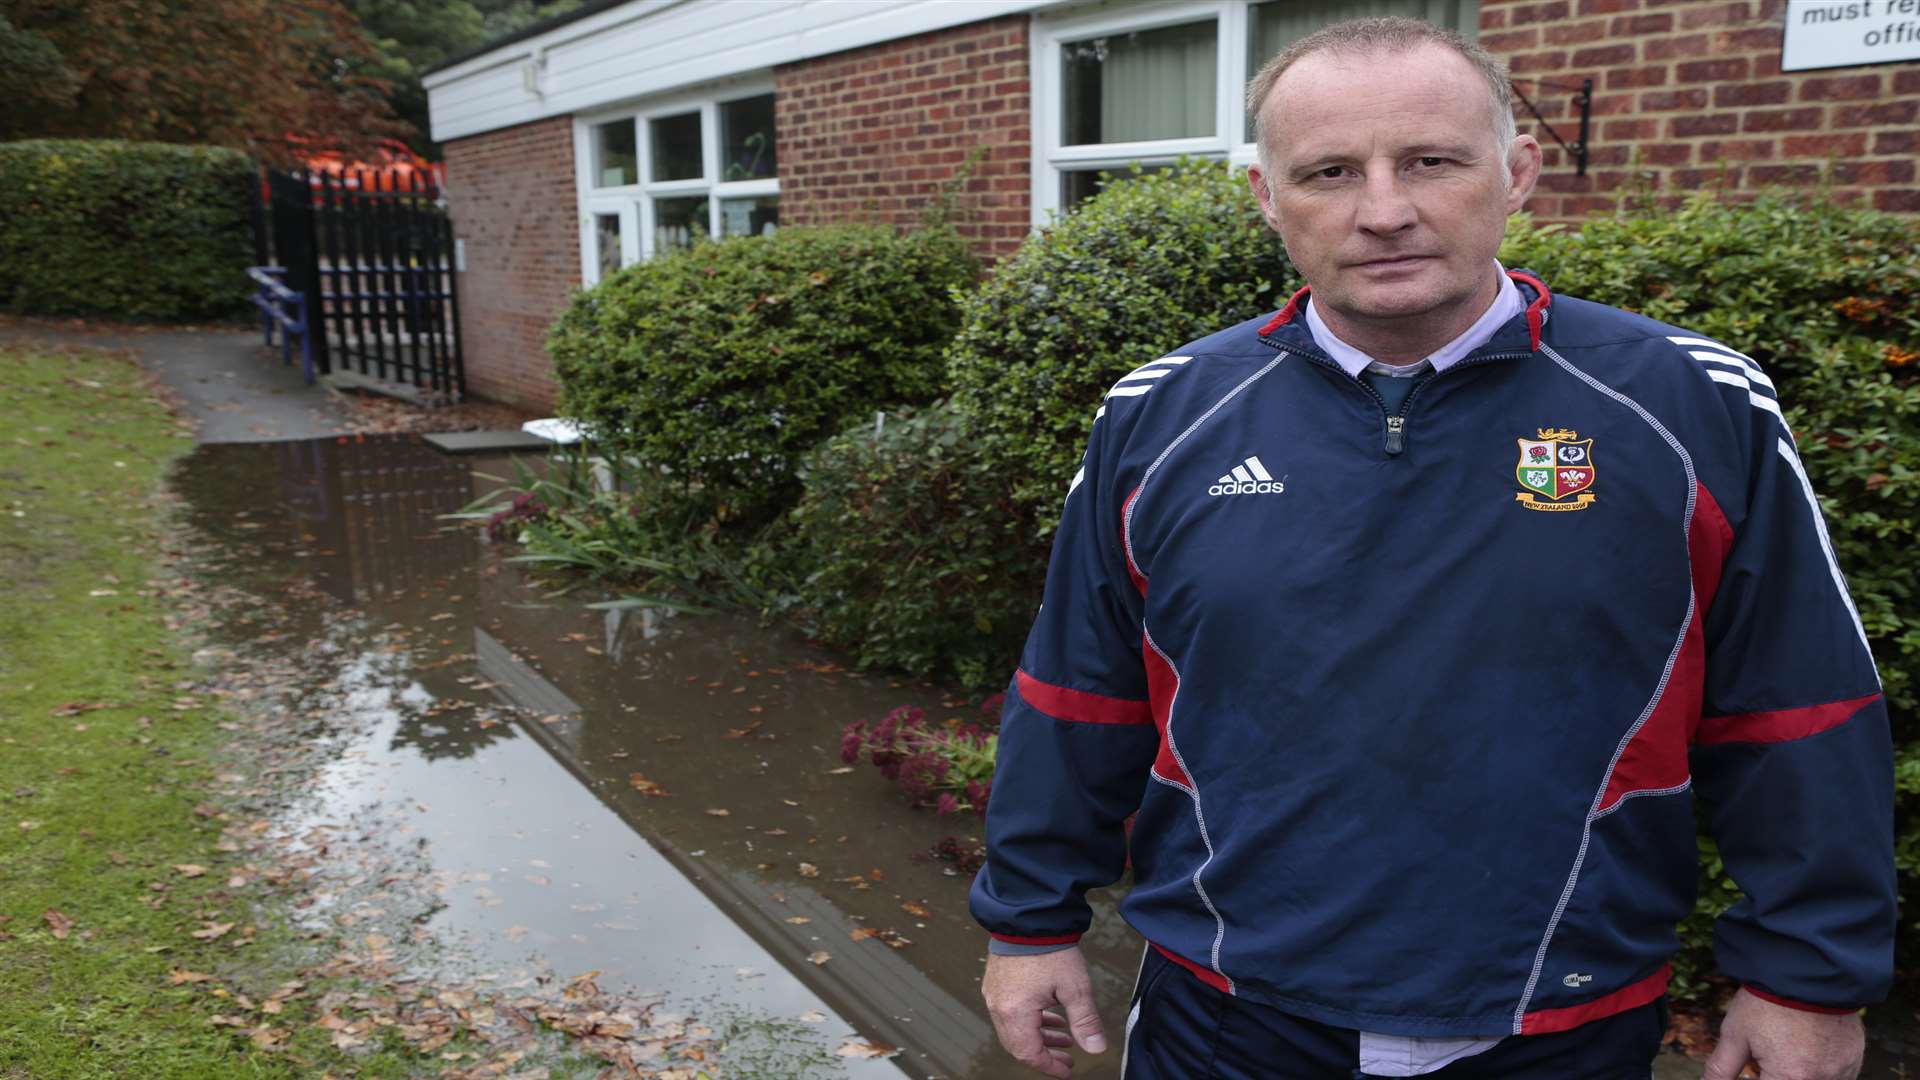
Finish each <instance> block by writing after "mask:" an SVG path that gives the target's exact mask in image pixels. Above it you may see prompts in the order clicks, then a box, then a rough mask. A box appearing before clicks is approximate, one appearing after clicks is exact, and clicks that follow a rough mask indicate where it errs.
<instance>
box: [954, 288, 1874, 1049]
mask: <svg viewBox="0 0 1920 1080" xmlns="http://www.w3.org/2000/svg"><path fill="white" fill-rule="evenodd" d="M1515 277H1516V279H1517V280H1518V281H1519V282H1520V283H1521V287H1522V291H1523V293H1524V294H1526V296H1527V298H1528V299H1529V301H1530V302H1531V303H1530V306H1529V308H1528V309H1527V311H1526V313H1525V315H1524V316H1523V317H1520V318H1516V319H1515V320H1513V321H1512V322H1511V323H1509V324H1508V325H1507V326H1505V327H1503V328H1502V329H1501V330H1500V331H1499V332H1498V333H1496V334H1495V336H1494V338H1493V339H1492V340H1491V341H1490V342H1489V343H1488V344H1487V345H1486V346H1485V347H1483V348H1482V349H1480V350H1479V351H1477V352H1475V353H1474V354H1472V355H1471V356H1469V357H1468V358H1466V359H1465V360H1462V361H1461V362H1459V363H1458V364H1457V365H1455V366H1453V367H1451V368H1449V369H1447V370H1446V371H1444V372H1441V373H1439V374H1437V375H1434V376H1432V377H1431V378H1429V379H1428V380H1427V381H1426V382H1424V383H1423V384H1421V385H1420V386H1419V387H1418V388H1417V389H1416V390H1415V391H1414V392H1413V394H1412V395H1411V396H1410V397H1409V398H1408V399H1407V401H1406V402H1405V403H1404V404H1403V405H1402V406H1400V408H1399V409H1398V410H1397V411H1394V412H1389V411H1388V410H1387V409H1386V408H1385V406H1384V404H1383V402H1382V401H1381V399H1380V398H1379V397H1378V396H1377V395H1375V394H1374V393H1373V391H1372V390H1370V389H1369V388H1368V387H1367V386H1366V385H1365V384H1364V383H1362V382H1360V381H1357V380H1355V379H1353V378H1352V377H1350V376H1348V375H1346V374H1345V373H1344V372H1343V371H1341V370H1340V369H1339V368H1338V367H1337V366H1336V365H1335V364H1334V363H1333V362H1332V361H1331V360H1330V359H1329V358H1328V357H1326V356H1325V355H1324V354H1323V353H1321V352H1320V351H1319V350H1318V349H1317V348H1316V347H1315V346H1314V344H1313V341H1312V338H1311V336H1310V335H1309V333H1308V331H1307V329H1306V327H1305V325H1304V320H1303V319H1298V318H1295V315H1296V314H1297V313H1298V311H1299V308H1300V304H1301V302H1302V298H1301V297H1299V296H1296V297H1295V298H1294V301H1293V302H1292V303H1289V304H1288V305H1287V307H1286V308H1285V309H1284V310H1282V311H1281V312H1280V313H1279V314H1278V315H1276V316H1274V317H1272V318H1271V319H1262V320H1257V321H1254V322H1249V323H1246V324H1243V325H1240V326H1236V327H1233V328H1231V329H1228V330H1225V331H1222V332H1220V333H1218V334H1215V335H1213V336H1211V337H1207V338H1204V339H1202V340H1200V341H1196V342H1193V343H1191V344H1189V345H1187V346H1184V347H1182V348H1181V349H1179V350H1178V351H1177V352H1176V353H1174V354H1173V355H1169V356H1166V357H1163V358H1161V359H1159V360H1155V361H1153V362H1151V363H1148V364H1146V365H1144V366H1143V367H1141V368H1139V369H1138V370H1136V371H1134V372H1133V373H1132V374H1130V375H1128V376H1126V377H1125V378H1123V379H1121V380H1120V381H1119V383H1117V384H1116V385H1115V386H1114V387H1113V389H1112V390H1111V391H1110V392H1109V394H1108V396H1107V397H1106V399H1105V401H1104V403H1103V404H1102V407H1101V408H1100V410H1099V412H1098V413H1096V415H1095V420H1094V424H1093V428H1092V436H1091V439H1090V442H1089V445H1088V447H1087V452H1086V457H1085V461H1084V463H1083V467H1082V469H1081V471H1080V473H1079V475H1077V476H1075V477H1074V478H1073V482H1072V485H1071V488H1070V491H1069V494H1068V495H1067V499H1066V504H1065V508H1064V511H1063V517H1062V520H1061V523H1060V529H1059V533H1058V536H1057V538H1056V542H1055V547H1054V552H1053V558H1052V563H1051V566H1050V569H1049V572H1048V579H1047V586H1046V592H1045V603H1044V606H1043V607H1042V609H1041V611H1040V614H1039V616H1038V618H1037V620H1036V622H1035V624H1034V627H1033V630H1032V633H1031V636H1030V638H1029V640H1028V642H1027V645H1026V649H1025V653H1024V657H1023V660H1022V663H1021V668H1020V671H1019V673H1018V675H1017V676H1016V678H1015V680H1014V683H1013V686H1012V687H1011V690H1010V692H1009V694H1008V697H1007V704H1006V708H1005V713H1004V715H1003V718H1002V731H1001V736H1000V744H999V760H998V767H997V773H996V779H995V784H994V788H993V795H992V802H991V808H990V810H989V812H988V814H987V823H986V824H987V846H988V859H987V864H986V867H985V869H983V870H982V871H981V873H980V875H979V877H978V878H977V879H976V881H975V883H974V887H973V895H972V908H973V912H974V915H975V917H976V918H977V919H978V920H979V921H980V922H981V923H982V924H983V925H984V926H985V927H986V928H987V929H988V930H989V931H991V932H992V933H993V934H994V936H995V937H997V938H1000V939H1002V940H1004V941H1009V942H1015V943H1024V944H1049V943H1059V942H1069V941H1073V940H1076V939H1077V938H1078V936H1079V935H1080V934H1081V933H1082V932H1083V931H1085V930H1086V928H1087V925H1088V921H1089V918H1090V915H1089V911H1088V908H1087V905H1086V903H1085V901H1084V899H1083V894H1084V893H1085V891H1086V890H1087V889H1089V888H1092V887H1096V886H1101V885H1105V884H1109V883H1111V882H1113V881H1115V880H1117V879H1118V878H1119V877H1120V876H1121V873H1122V871H1123V868H1124V866H1125V864H1126V861H1127V859H1128V856H1129V854H1130V855H1131V858H1132V864H1133V873H1134V887H1133V890H1132V892H1131V894H1130V895H1129V896H1128V898H1127V899H1126V901H1125V903H1124V904H1123V906H1122V908H1121V913H1122V915H1123V916H1124V917H1125V918H1126V920H1127V921H1128V922H1129V923H1130V924H1132V925H1133V926H1134V927H1135V928H1136V929H1137V930H1139V932H1140V933H1141V934H1143V935H1144V936H1145V937H1146V938H1147V940H1148V941H1150V942H1151V943H1152V944H1153V945H1154V946H1155V947H1157V948H1159V949H1160V950H1161V951H1163V952H1164V953H1166V954H1167V955H1168V956H1169V957H1171V958H1172V959H1174V960H1175V961H1176V962H1178V963H1180V964H1182V965H1183V966H1185V967H1187V968H1188V969H1189V970H1191V971H1193V972H1194V973H1195V974H1197V975H1199V976H1200V977H1201V978H1202V979H1204V980H1206V981H1208V982H1209V983H1211V984H1212V985H1214V986H1216V987H1217V988H1219V989H1221V990H1224V991H1227V992H1230V993H1233V994H1237V995H1242V996H1244V997H1246V998H1247V999H1250V1000H1254V1001H1259V1002H1263V1003H1266V1004H1269V1005H1272V1006H1275V1007H1278V1008H1280V1009H1282V1010H1285V1011H1287V1012H1289V1013H1292V1014H1294V1015H1297V1016H1301V1017H1305V1018H1308V1019H1312V1020H1315V1021H1319V1022H1321V1023H1326V1024H1333V1025H1337V1026H1340V1027H1345V1028H1356V1029H1361V1030H1366V1031H1373V1032H1379V1033H1383V1034H1399V1035H1429V1036H1442V1035H1463V1036H1464V1035H1497V1034H1506V1033H1512V1034H1529V1033H1544V1032H1552V1031H1561V1030H1566V1029H1569V1028H1572V1027H1575V1026H1578V1025H1580V1024H1583V1023H1585V1022H1587V1021H1590V1020H1594V1019H1597V1018H1600V1017H1604V1016H1608V1015H1612V1014H1614V1013H1617V1012H1620V1011H1623V1010H1626V1009H1629V1008H1633V1007H1635V1006H1637V1005H1640V1004H1644V1003H1645V1002H1648V1001H1650V1000H1653V999H1654V998H1655V997H1657V996H1658V995H1659V994H1660V993H1661V992H1662V991H1663V990H1664V989H1665V986H1666V982H1667V979H1668V971H1669V969H1668V958H1669V956H1670V955H1671V954H1672V952H1673V951H1674V949H1675V948H1676V946H1677V938H1676V934H1675V924H1676V923H1677V922H1678V921H1679V920H1680V919H1681V918H1682V917H1684V916H1685V915H1687V914H1688V912H1689V911H1690V910H1691V908H1692V904H1693V899H1694V885H1695V878H1696V861H1697V851H1696V845H1695V839H1694V838H1695V825H1694V812H1695V807H1696V805H1697V806H1698V807H1699V809H1700V812H1701V813H1702V814H1703V815H1704V817H1705V819H1706V822H1707V824H1708V825H1709V827H1710V829H1711V832H1712V834H1713V835H1714V836H1715V837H1716V838H1717V840H1718V843H1719V847H1720V852H1721V854H1722V856H1723V857H1724V859H1725V863H1726V866H1727V868H1728V870H1729V871H1730V873H1731V874H1732V876H1733V877H1734V879H1735V880H1736V881H1737V882H1738V883H1739V884H1740V885H1741V887H1742V888H1743V889H1744V891H1745V893H1746V898H1745V899H1744V900H1742V901H1741V902H1740V903H1739V904H1738V905H1737V906H1735V907H1734V908H1733V909H1732V910H1731V911H1729V912H1727V913H1726V915H1725V916H1724V917H1722V918H1721V919H1720V921H1719V926H1718V933H1717V943H1716V944H1717V955H1718V962H1719V965H1720V967H1721V969H1722V970H1723V971H1724V972H1725V973H1726V974H1727V975H1729V976H1731V977H1733V978H1736V979H1738V980H1740V981H1741V982H1742V983H1744V984H1746V985H1747V986H1748V987H1749V988H1751V989H1752V990H1754V991H1755V992H1756V993H1760V994H1763V995H1765V996H1768V997H1770V998H1772V999H1774V1000H1777V1001H1781V1002H1784V1003H1787V1004H1795V1005H1799V1006H1801V1007H1811V1008H1820V1009H1835V1010H1839V1009H1850V1008H1854V1007H1857V1006H1859V1005H1862V1004H1865V1003H1869V1002H1873V1001H1878V1000H1880V999H1881V998H1882V997H1883V996H1884V994H1885V992H1886V990H1887V988H1888V985H1889V982H1890V980H1891V975H1892V938H1893V929H1894V922H1895V886H1894V871H1893V858H1892V814H1893V811H1892V799H1893V796H1892V780H1893V777H1892V769H1891V748H1890V739H1889V732H1888V724H1887V715H1886V710H1885V705H1884V703H1883V702H1882V699H1881V696H1880V687H1879V681H1878V677H1877V675H1876V673H1875V670H1874V666H1873V662H1872V659H1871V657H1870V655H1869V653H1868V649H1867V643H1866V636H1865V633H1864V632H1863V630H1862V628H1861V624H1860V619H1859V616H1858V614H1857V612H1856V611H1855V610H1854V608H1853V605H1852V603H1851V601H1850V599H1849V597H1848V594H1847V591H1846V587H1845V583H1844V582H1843V580H1842V578H1841V575H1840V570H1839V568H1838V566H1837V564H1836V563H1835V560H1834V556H1833V549H1832V544H1831V543H1830V541H1829V539H1828V536H1827V533H1826V529H1825V525H1824V524H1823V521H1822V518H1821V515H1820V511H1819V508H1818V505H1817V503H1816V502H1815V500H1814V495H1813V491H1812V489H1811V487H1810V486H1809V485H1808V483H1807V478H1806V474H1805V471H1804V469H1803V468H1802V466H1801V462H1800V458H1799V455H1798V453H1797V452H1796V449H1795V443H1794V439H1793V435H1792V434H1791V433H1790V432H1789V431H1788V429H1787V427H1786V424H1785V422H1784V421H1783V419H1782V417H1781V411H1780V406H1779V403H1778V401H1777V400H1776V398H1775V395H1774V391H1773V386H1772V384H1771V382H1770V381H1769V380H1768V379H1767V377H1766V376H1765V375H1764V374H1763V373H1762V372H1761V370H1760V369H1759V367H1758V365H1756V364H1755V363H1754V362H1753V361H1752V360H1750V359H1749V358H1747V357H1745V356H1743V355H1742V354H1740V353H1739V352H1737V351H1735V350H1733V349H1731V348H1728V347H1727V346H1725V345H1722V344H1720V343H1718V342H1715V341H1711V340H1707V339H1705V338H1702V337H1700V336H1699V335H1697V334H1693V333H1690V332H1688V331H1686V330H1682V329H1678V328H1675V327H1672V326H1667V325H1664V324H1661V323H1658V322H1655V321H1653V320H1650V319H1646V318H1642V317H1640V316H1637V315H1633V314H1629V313H1626V312H1622V311H1619V310H1617V309H1613V308H1609V307H1605V306H1602V305H1598V304H1592V303H1587V302H1584V301H1580V300H1575V299H1567V298H1558V299H1555V298H1552V297H1550V296H1549V294H1548V291H1547V289H1546V287H1545V286H1544V285H1542V284H1541V283H1540V282H1539V281H1537V280H1536V279H1534V278H1533V277H1531V276H1530V275H1527V274H1525V273H1516V275H1515ZM1136 811H1137V813H1138V818H1137V820H1136V823H1135V826H1134V828H1133V832H1132V839H1131V846H1130V847H1129V841H1128V839H1127V837H1126V835H1125V832H1124V830H1123V822H1124V821H1125V819H1126V818H1127V817H1128V816H1129V815H1131V814H1134V813H1135V812H1136Z"/></svg>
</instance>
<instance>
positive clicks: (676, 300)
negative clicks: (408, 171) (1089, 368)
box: [547, 225, 979, 523]
mask: <svg viewBox="0 0 1920 1080" xmlns="http://www.w3.org/2000/svg"><path fill="white" fill-rule="evenodd" d="M978 272H979V267H978V264H977V263H976V262H975V261H974V259H973V256H972V255H971V254H970V253H969V252H968V251H967V248H966V245H965V243H964V242H963V241H962V240H961V239H960V237H959V236H958V235H957V234H955V233H954V232H953V231H952V230H951V229H950V228H947V227H944V226H939V227H932V228H928V229H925V230H922V231H920V232H915V233H909V234H906V235H896V234H895V233H894V232H893V231H892V230H890V229H886V228H880V227H876V226H868V225H846V226H833V227H827V228H787V229H782V230H780V231H779V232H778V233H776V234H775V235H773V236H756V237H742V238H737V239H728V240H714V241H704V242H701V243H698V244H695V245H694V246H693V247H692V248H691V249H688V250H686V251H682V252H677V253H674V254H670V255H664V256H661V257H659V258H656V259H652V260H650V261H647V262H642V263H636V264H634V265H633V266H629V267H627V268H625V269H623V270H621V271H620V272H618V273H616V274H614V275H612V276H611V277H609V278H607V279H606V280H605V281H603V282H601V283H600V284H599V285H598V286H596V287H594V288H592V289H588V290H586V291H583V292H581V293H578V294H576V296H575V297H574V300H573V303H572V304H570V305H569V306H568V308H567V310H566V312H565V313H564V314H562V315H561V317H560V321H559V322H558V323H557V324H555V326H554V328H553V331H552V333H551V334H550V335H549V336H548V338H547V348H548V350H549V351H550V352H551V353H552V354H553V359H554V369H555V371H556V372H557V373H558V375H559V377H560V383H561V398H560V412H561V413H562V414H563V415H566V416H570V417H574V418H576V419H578V420H579V421H581V422H582V425H583V426H584V427H585V428H587V430H588V431H589V432H591V434H592V437H593V439H594V440H595V441H596V442H598V443H600V444H602V445H604V446H607V447H608V448H610V449H612V450H614V451H616V452H619V453H624V454H627V455H630V456H632V457H634V458H636V459H638V460H639V461H641V462H644V463H646V464H648V465H652V466H656V467H661V468H665V469H667V470H669V471H670V472H671V474H672V475H673V476H674V477H675V478H677V479H678V480H680V481H681V482H682V483H683V485H684V488H683V490H684V493H685V495H686V496H687V498H688V500H689V507H690V508H691V509H692V510H693V511H694V512H695V513H694V515H693V516H694V517H695V518H696V519H698V518H703V517H704V518H711V519H717V520H719V521H721V522H728V523H732V522H740V523H757V522H763V521H766V520H769V519H770V518H771V516H772V515H773V514H775V513H777V512H778V511H780V510H783V509H785V508H786V507H787V506H790V505H791V504H792V502H793V500H794V499H795V498H796V497H797V496H798V494H799V483H798V481H797V480H796V479H795V472H796V470H797V468H798V463H799V460H800V457H801V456H802V455H803V454H805V453H806V452H807V451H808V450H811V449H812V448H813V446H814V445H815V444H816V443H818V442H819V441H820V440H821V439H823V438H825V437H827V436H828V435H831V434H833V433H835V432H837V431H838V430H840V428H841V426H842V425H843V424H844V423H846V422H847V421H848V420H850V419H854V418H858V417H861V416H868V417H870V416H871V415H872V413H873V410H875V409H877V408H881V407H883V406H889V405H895V404H916V403H921V402H926V401H930V400H932V399H933V398H934V397H936V396H938V395H939V393H940V389H941V386H940V383H941V374H942V368H941V364H940V351H941V349H942V348H943V347H944V346H945V344H946V342H947V340H948V339H949V338H951V337H952V336H953V331H954V328H955V326H956V324H957V322H958V317H957V314H956V311H955V306H954V300H953V297H952V292H953V291H954V290H956V289H958V288H961V287H964V286H969V285H971V284H972V283H973V281H974V279H975V277H976V276H977V274H978Z"/></svg>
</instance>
